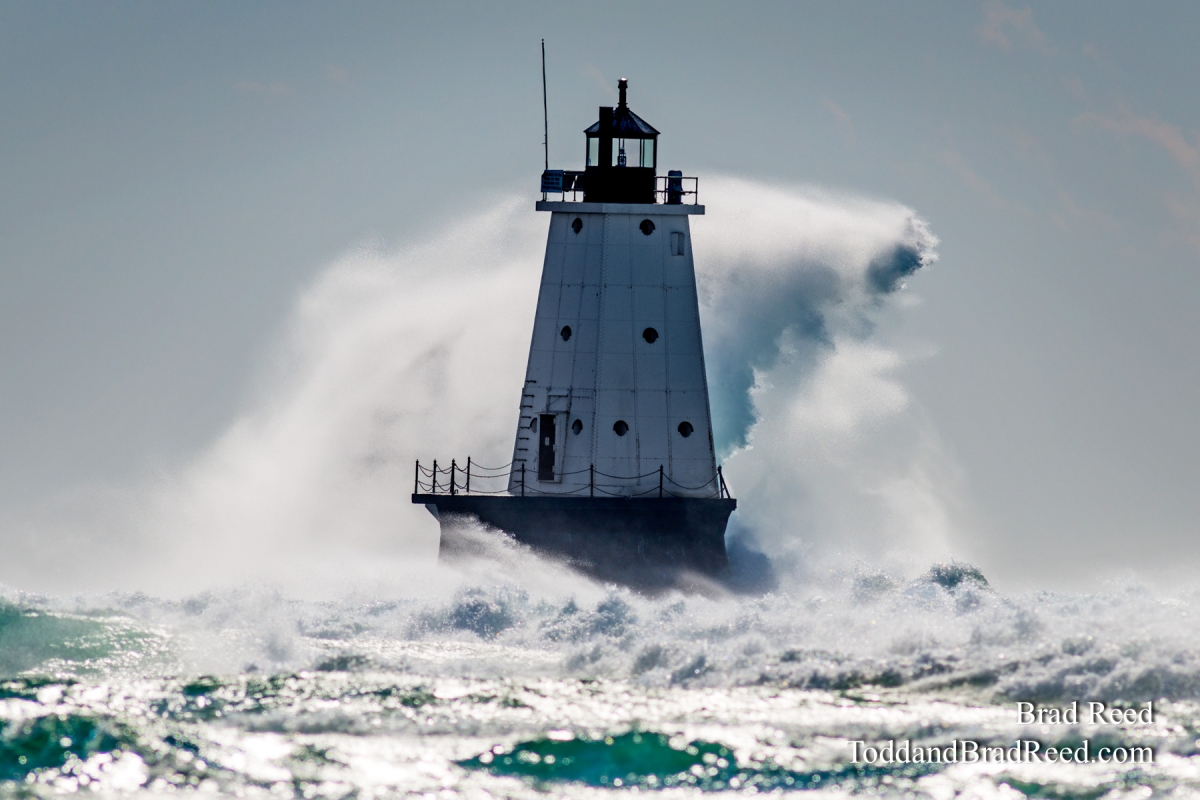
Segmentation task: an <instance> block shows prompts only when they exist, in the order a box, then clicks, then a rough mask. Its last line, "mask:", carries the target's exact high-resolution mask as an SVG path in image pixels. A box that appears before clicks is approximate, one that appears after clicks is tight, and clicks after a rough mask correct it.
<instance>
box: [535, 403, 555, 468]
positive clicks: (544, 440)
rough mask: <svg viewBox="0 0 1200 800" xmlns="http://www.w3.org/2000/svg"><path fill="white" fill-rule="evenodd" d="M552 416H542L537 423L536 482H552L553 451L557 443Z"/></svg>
mask: <svg viewBox="0 0 1200 800" xmlns="http://www.w3.org/2000/svg"><path fill="white" fill-rule="evenodd" d="M557 434H558V432H557V431H556V430H555V425H554V414H542V415H541V419H540V420H539V422H538V480H539V481H552V480H554V451H555V449H556V448H555V445H556V444H557V442H558V435H557Z"/></svg>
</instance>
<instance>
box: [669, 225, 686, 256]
mask: <svg viewBox="0 0 1200 800" xmlns="http://www.w3.org/2000/svg"><path fill="white" fill-rule="evenodd" d="M671 255H673V256H681V255H683V231H673V232H672V233H671Z"/></svg>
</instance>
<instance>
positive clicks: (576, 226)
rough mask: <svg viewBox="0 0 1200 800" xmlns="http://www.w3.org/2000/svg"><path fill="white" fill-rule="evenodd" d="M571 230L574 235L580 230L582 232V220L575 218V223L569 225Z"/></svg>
mask: <svg viewBox="0 0 1200 800" xmlns="http://www.w3.org/2000/svg"><path fill="white" fill-rule="evenodd" d="M571 230H573V231H575V232H576V233H579V232H580V231H581V230H583V220H581V219H580V218H579V217H576V218H575V221H574V222H572V223H571Z"/></svg>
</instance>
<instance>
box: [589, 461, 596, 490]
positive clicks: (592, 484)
mask: <svg viewBox="0 0 1200 800" xmlns="http://www.w3.org/2000/svg"><path fill="white" fill-rule="evenodd" d="M595 496H596V465H595V464H588V497H595Z"/></svg>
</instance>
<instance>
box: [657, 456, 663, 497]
mask: <svg viewBox="0 0 1200 800" xmlns="http://www.w3.org/2000/svg"><path fill="white" fill-rule="evenodd" d="M662 478H663V469H662V464H659V465H658V496H659V497H662Z"/></svg>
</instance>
